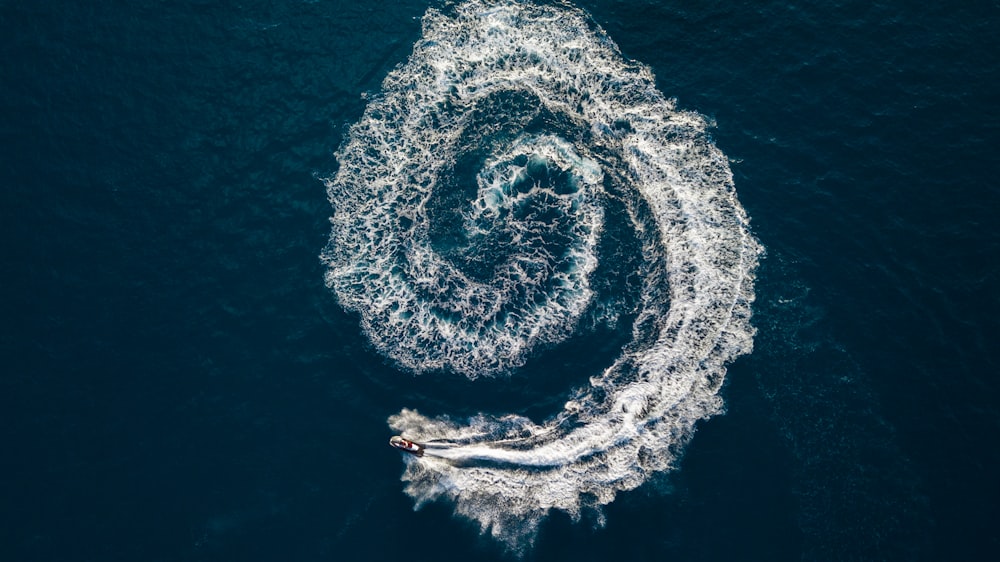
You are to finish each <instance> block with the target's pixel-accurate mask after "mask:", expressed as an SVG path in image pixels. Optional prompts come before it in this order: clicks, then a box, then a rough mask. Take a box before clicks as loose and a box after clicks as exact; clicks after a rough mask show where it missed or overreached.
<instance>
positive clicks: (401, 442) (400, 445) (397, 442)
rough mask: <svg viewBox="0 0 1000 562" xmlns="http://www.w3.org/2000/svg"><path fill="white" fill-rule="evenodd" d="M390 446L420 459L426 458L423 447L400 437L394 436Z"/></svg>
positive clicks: (390, 440)
mask: <svg viewBox="0 0 1000 562" xmlns="http://www.w3.org/2000/svg"><path fill="white" fill-rule="evenodd" d="M389 445H391V446H392V447H395V448H397V449H399V450H400V451H405V452H407V453H410V454H411V455H417V456H418V457H422V456H424V446H423V445H421V444H420V443H416V442H413V441H410V440H409V439H403V438H402V437H400V436H399V435H393V436H392V439H389Z"/></svg>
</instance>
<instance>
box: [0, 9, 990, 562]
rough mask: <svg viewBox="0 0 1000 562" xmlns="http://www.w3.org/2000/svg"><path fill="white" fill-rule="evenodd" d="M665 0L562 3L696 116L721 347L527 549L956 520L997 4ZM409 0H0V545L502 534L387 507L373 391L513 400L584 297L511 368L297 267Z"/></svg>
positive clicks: (726, 555)
mask: <svg viewBox="0 0 1000 562" xmlns="http://www.w3.org/2000/svg"><path fill="white" fill-rule="evenodd" d="M696 4H697V5H692V6H688V5H686V4H685V3H666V2H662V3H661V2H626V1H620V2H598V1H581V2H579V3H578V5H579V6H580V7H582V8H584V9H586V10H587V11H589V12H590V13H591V15H592V16H593V18H594V20H595V22H596V23H597V24H599V25H600V26H601V27H603V28H604V29H605V30H606V31H607V33H608V35H609V36H610V37H611V38H612V39H613V40H614V41H615V42H617V44H618V45H619V47H620V48H621V50H622V52H623V53H624V54H625V55H626V56H628V57H631V58H634V59H636V60H638V61H641V62H642V63H644V64H647V65H649V66H650V67H651V68H652V70H653V71H654V72H655V74H656V77H657V84H658V87H659V89H660V90H661V91H662V92H664V93H665V94H666V95H667V96H670V97H676V98H677V100H678V102H679V105H680V106H681V107H682V108H684V109H691V110H695V111H698V112H701V113H703V114H706V115H708V116H710V117H711V118H712V119H714V120H715V122H716V124H717V126H716V127H715V128H714V130H713V132H712V135H713V138H714V140H715V142H716V144H717V145H718V147H719V148H720V149H721V150H722V151H723V152H725V154H726V155H727V156H728V157H729V159H730V161H731V167H732V170H733V173H734V175H735V182H736V187H737V190H738V193H739V197H740V200H741V201H742V203H743V205H744V207H745V208H746V209H747V211H748V213H749V214H750V216H751V218H752V225H753V229H754V232H755V234H756V235H757V237H758V238H759V240H760V241H761V243H762V244H763V245H764V246H765V247H766V249H767V254H766V256H765V258H764V259H763V260H762V262H761V265H760V268H759V270H758V281H757V301H756V303H755V306H754V309H755V316H754V324H755V325H756V326H757V328H758V335H757V338H756V342H755V349H754V352H753V353H752V354H751V355H748V356H744V357H742V358H740V359H739V360H737V361H736V362H735V363H734V364H733V365H732V366H731V367H730V369H729V374H728V376H727V379H726V385H725V386H724V387H723V390H722V396H723V398H724V399H725V401H726V405H727V412H726V414H725V415H722V416H717V417H714V418H712V419H710V420H708V421H706V422H702V423H700V425H699V430H698V432H697V434H696V436H695V438H694V439H693V441H692V442H691V444H690V446H689V447H687V449H686V453H685V454H684V456H683V458H682V461H681V463H680V466H679V467H678V470H675V471H673V472H670V473H669V474H667V475H665V476H664V477H663V478H662V479H661V480H657V481H655V482H649V483H647V484H646V485H645V486H643V487H640V488H639V489H638V490H635V491H632V492H628V493H624V494H621V495H619V497H618V498H617V499H616V501H615V502H613V503H612V504H611V505H609V506H608V507H607V508H606V510H605V516H606V521H607V524H606V526H604V527H603V528H596V529H595V527H594V525H593V522H592V521H589V520H588V519H586V518H585V519H584V520H583V521H582V522H581V523H573V522H572V521H570V519H569V518H568V517H566V516H564V515H560V514H555V515H553V516H552V517H550V518H549V519H548V520H547V522H546V523H545V525H543V528H542V530H541V532H540V534H539V537H538V540H537V542H536V544H535V547H534V548H533V549H532V550H530V551H529V552H528V554H527V558H528V559H531V560H569V559H572V560H607V559H612V558H615V559H621V558H626V557H627V558H629V559H633V560H665V559H677V560H691V559H706V560H708V559H760V560H763V559H767V560H790V559H809V560H813V559H838V560H839V559H928V560H930V559H941V558H945V557H947V558H951V559H971V558H983V557H986V556H989V555H990V553H993V552H995V551H996V549H997V547H998V546H1000V544H998V543H1000V538H998V537H1000V536H998V535H997V534H996V521H997V520H998V519H1000V513H998V508H997V506H998V505H1000V503H998V500H1000V490H998V487H1000V486H998V484H997V480H996V478H995V473H996V471H995V468H994V466H995V464H996V462H997V461H998V456H1000V453H998V449H997V447H996V445H995V443H996V437H995V435H996V432H997V430H998V429H1000V428H998V426H1000V407H998V404H1000V383H998V381H997V378H996V374H997V373H998V365H997V360H996V355H995V353H994V352H993V351H992V350H991V349H990V347H991V344H990V342H996V341H997V335H998V333H1000V330H998V328H1000V326H998V324H1000V320H998V318H1000V301H998V299H997V296H996V291H997V289H998V272H1000V268H998V266H997V264H996V257H997V256H998V255H1000V236H998V234H997V233H996V231H995V229H994V228H992V226H993V224H994V222H995V221H994V220H993V218H994V215H995V214H996V212H997V211H998V210H1000V186H998V181H997V177H998V173H997V172H998V171H1000V170H998V168H1000V165H998V161H997V159H996V157H995V149H996V147H997V146H1000V144H998V142H1000V117H998V115H997V112H996V107H997V102H998V101H1000V95H998V94H1000V75H998V70H1000V39H998V37H1000V36H998V34H997V33H996V29H995V28H996V26H995V22H996V21H997V19H998V16H1000V9H998V6H997V5H996V4H995V3H989V2H978V3H966V4H963V6H962V7H958V8H956V7H945V6H944V5H937V4H933V5H927V6H924V7H921V8H918V7H915V6H914V5H913V4H912V3H904V2H895V3H892V2H875V3H872V2H841V3H836V4H829V5H824V6H806V5H803V6H794V5H787V4H785V3H751V4H749V5H746V6H737V5H733V4H732V3H729V2H717V3H714V2H699V3H696ZM431 5H436V6H437V5H439V4H437V3H432V4H431ZM427 7H428V4H427V3H425V2H392V3H383V2H367V1H355V2H305V1H302V2H293V1H282V2H277V1H272V2H254V1H247V2H242V3H238V4H235V3H218V2H199V1H180V2H157V3H133V2H104V3H100V4H99V5H90V4H89V3H82V4H80V3H59V2H35V3H9V2H8V3H3V4H2V5H0V30H2V37H3V39H2V40H0V46H2V47H0V48H2V56H3V61H4V62H3V64H2V65H0V103H2V108H3V116H4V118H3V120H2V121H0V135H2V139H3V140H2V142H3V145H2V147H3V152H2V166H0V174H2V175H0V179H2V182H3V187H2V192H0V193H2V196H0V197H2V199H0V234H2V239H3V262H2V263H3V265H2V268H3V269H2V272H0V289H2V295H3V300H2V309H0V310H2V318H3V322H2V324H0V326H2V328H0V354H2V355H0V359H2V365H3V366H2V371H0V373H2V375H0V385H2V386H0V400H2V401H0V408H2V411H3V413H4V420H5V423H4V424H3V429H2V434H0V435H2V442H3V444H4V446H3V455H2V459H3V460H2V464H0V490H2V495H0V506H2V508H0V529H2V531H0V558H3V559H6V560H247V559H260V560H272V559H285V560H331V559H332V560H388V559H399V558H401V557H404V556H405V557H406V558H408V559H412V560H432V559H433V560H467V559H470V558H473V557H475V558H478V559H501V558H503V557H504V554H503V551H502V550H501V549H500V548H499V547H498V546H497V545H496V544H495V543H494V542H493V541H492V540H491V539H489V538H488V537H482V536H480V535H479V533H478V529H476V528H475V527H473V526H472V525H471V524H469V523H467V522H465V521H463V520H460V519H457V518H455V517H454V516H453V513H452V507H451V506H449V505H447V504H434V505H431V506H428V507H426V508H424V509H422V510H420V511H417V512H414V511H413V510H412V506H413V504H412V501H411V500H410V498H409V497H407V496H406V495H404V494H403V493H402V491H401V489H402V485H401V483H400V482H399V476H400V474H401V472H402V463H401V462H400V459H399V455H398V454H396V453H395V452H394V451H392V450H390V449H389V448H388V447H387V446H386V444H385V443H386V439H387V438H388V436H389V429H388V428H387V426H386V418H387V417H388V416H389V415H391V414H394V413H396V412H398V411H399V410H400V408H403V407H414V406H417V407H420V408H421V410H422V411H426V412H427V413H430V414H438V413H444V412H447V413H450V414H452V415H455V416H463V415H473V414H475V413H477V412H503V411H511V410H514V411H518V412H520V413H524V414H527V415H532V416H545V415H549V414H551V413H552V412H554V411H556V410H558V409H559V408H560V406H561V404H562V402H563V401H564V400H565V398H566V393H567V392H568V391H569V389H570V388H571V387H572V385H578V384H581V382H583V381H576V380H572V377H571V376H564V375H565V373H572V372H573V371H574V370H576V369H579V370H581V371H587V370H591V369H593V368H595V367H594V366H595V365H597V366H599V365H606V364H607V362H608V358H609V357H610V358H613V357H614V356H615V354H616V350H617V347H618V346H620V345H621V334H618V335H616V334H613V333H612V334H607V335H606V336H607V337H605V336H602V335H601V334H598V335H596V336H590V337H591V339H589V340H583V341H582V342H576V343H575V344H574V343H568V344H566V345H565V346H564V347H560V348H556V349H555V350H550V352H549V353H546V354H544V356H541V357H538V358H537V360H536V361H535V362H534V363H533V364H532V365H531V366H530V367H531V368H532V369H533V370H532V371H531V372H532V373H539V372H546V371H549V370H551V371H552V372H556V373H561V374H560V375H559V376H554V377H552V378H549V379H546V378H545V377H533V376H528V375H526V374H524V373H521V374H518V373H515V374H513V375H512V376H511V377H510V378H507V379H499V380H487V381H479V380H477V381H474V382H470V381H467V380H466V379H464V378H461V377H457V376H454V375H447V374H428V375H422V376H420V377H414V376H413V375H410V374H407V373H404V372H401V371H400V370H399V369H398V368H397V367H395V366H394V365H393V364H392V363H390V362H388V361H386V360H385V359H384V358H383V357H382V356H381V355H380V354H379V353H377V352H376V351H375V350H373V349H372V348H371V345H370V343H369V341H368V339H367V338H366V337H365V335H364V334H362V333H361V331H360V329H359V327H358V318H357V317H356V316H354V315H352V314H349V313H348V312H345V311H344V310H343V309H342V308H340V307H339V306H338V304H337V301H336V299H335V298H334V296H333V294H332V293H331V292H330V290H329V289H327V288H326V287H325V286H324V283H323V273H324V268H323V266H322V264H321V263H320V261H319V259H318V255H319V253H320V252H321V250H322V249H323V247H324V245H325V244H326V242H327V238H328V236H329V223H328V222H327V219H328V217H329V216H330V214H331V207H330V204H329V203H328V202H327V200H326V192H325V188H324V186H323V184H322V183H321V182H320V181H319V180H318V179H317V178H318V177H322V176H325V175H328V174H330V173H331V172H333V171H335V170H336V169H337V162H336V160H335V158H334V157H333V156H332V153H333V151H334V150H336V148H337V147H338V146H340V145H341V143H342V142H344V139H345V134H346V132H347V126H348V125H349V124H350V123H352V122H355V121H356V120H357V119H358V118H359V117H360V116H361V114H362V111H363V110H364V107H365V104H366V100H365V99H364V97H363V96H364V95H367V94H374V93H376V92H378V91H379V89H380V83H381V81H382V79H383V78H384V77H385V75H386V74H387V73H388V72H389V70H391V69H392V68H393V67H394V66H395V65H396V64H398V63H400V62H403V61H404V60H406V58H407V56H408V55H409V53H410V50H411V48H412V45H413V43H414V42H415V41H416V40H417V39H418V38H419V37H420V16H421V15H422V14H423V13H424V11H425V10H426V8H427ZM616 338H617V339H616ZM602 342H603V344H604V345H603V346H602V345H601V344H602ZM597 368H599V367H597ZM405 539H409V540H411V541H414V542H416V543H417V544H419V547H418V548H416V549H406V548H405V547H404V545H403V544H402V541H403V540H405Z"/></svg>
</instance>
